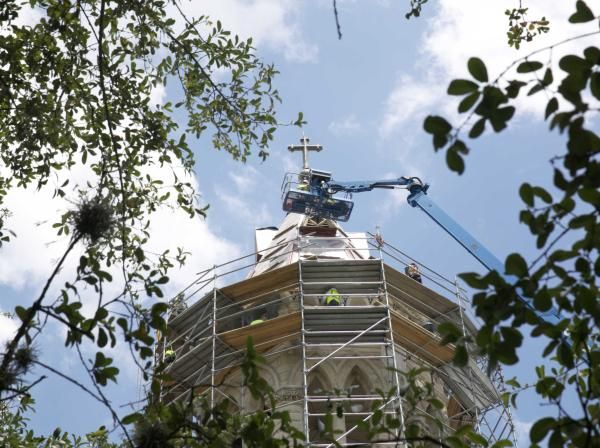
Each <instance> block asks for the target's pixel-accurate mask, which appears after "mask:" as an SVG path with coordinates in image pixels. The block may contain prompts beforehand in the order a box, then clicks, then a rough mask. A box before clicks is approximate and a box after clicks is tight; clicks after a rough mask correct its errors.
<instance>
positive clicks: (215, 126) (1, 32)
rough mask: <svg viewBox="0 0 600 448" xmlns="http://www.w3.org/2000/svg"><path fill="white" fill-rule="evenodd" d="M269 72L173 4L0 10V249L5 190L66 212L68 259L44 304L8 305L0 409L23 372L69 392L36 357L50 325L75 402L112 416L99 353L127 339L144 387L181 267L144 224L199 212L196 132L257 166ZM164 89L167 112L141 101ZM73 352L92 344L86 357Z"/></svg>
mask: <svg viewBox="0 0 600 448" xmlns="http://www.w3.org/2000/svg"><path fill="white" fill-rule="evenodd" d="M276 74H277V72H276V70H275V69H274V67H273V66H272V65H268V64H265V63H264V62H262V61H261V60H260V59H258V57H257V56H256V55H255V52H254V48H253V47H252V39H247V40H243V39H240V38H239V37H238V36H234V35H232V34H231V33H230V32H229V31H227V30H226V29H225V28H224V27H223V26H222V24H221V23H220V22H219V21H217V22H216V23H215V22H213V21H211V20H210V19H209V18H208V17H206V16H200V17H197V18H191V17H187V16H186V15H185V14H184V13H183V11H182V10H181V9H180V6H179V2H178V1H177V0H169V1H164V0H149V1H143V2H142V1H137V0H132V1H117V0H77V1H75V0H72V1H71V0H27V1H25V0H6V1H2V2H0V245H1V244H3V243H4V244H6V243H8V242H9V237H10V236H11V231H10V230H9V229H8V226H9V225H10V211H9V210H6V209H5V208H3V207H2V204H3V201H4V199H5V198H6V195H7V194H9V192H10V191H11V190H12V189H15V188H26V187H33V188H38V189H42V191H43V192H48V191H50V192H51V193H53V196H54V197H59V198H64V199H65V200H66V201H67V202H68V203H71V204H73V205H72V209H71V210H67V211H66V212H65V213H64V214H63V215H62V216H60V217H57V219H56V222H55V223H54V228H55V229H56V231H57V235H58V236H59V239H58V242H57V243H56V244H61V243H62V244H64V245H65V250H64V253H63V254H62V255H61V257H60V259H59V260H58V262H57V264H56V266H54V268H53V270H52V272H50V273H49V277H48V280H47V282H46V284H45V285H44V287H43V288H42V291H41V292H40V294H39V296H37V297H35V298H32V301H31V303H29V304H27V305H24V306H18V307H16V309H15V316H16V318H17V319H18V320H19V321H20V322H19V328H18V330H17V333H16V335H15V337H14V338H13V339H12V340H11V341H9V342H8V344H7V346H6V349H5V350H4V351H3V353H2V354H1V355H0V400H8V399H9V398H13V397H14V396H15V394H17V395H18V394H26V393H28V392H29V389H30V388H31V387H32V386H33V385H35V384H37V382H38V381H41V380H43V378H44V377H40V378H39V379H38V380H35V381H33V382H32V379H31V378H30V377H27V376H26V375H25V374H27V373H29V372H30V371H31V367H32V366H33V365H35V366H37V367H38V368H42V369H46V370H49V371H51V372H52V373H54V374H57V375H59V376H62V377H63V378H65V379H67V380H70V381H72V382H74V381H73V380H72V379H70V378H69V377H68V375H65V374H63V373H62V372H60V371H59V370H57V369H56V368H55V367H52V366H51V365H48V364H46V363H45V362H44V360H43V353H40V354H39V356H33V355H34V354H36V350H35V348H34V347H35V345H34V344H35V339H36V337H38V336H39V335H40V334H41V332H43V330H44V328H45V325H47V323H48V322H55V323H58V324H59V325H61V326H64V328H65V329H66V340H65V344H66V345H67V346H68V347H72V348H73V350H74V353H76V354H77V355H78V356H79V359H80V360H81V363H82V365H83V366H84V367H85V371H87V373H88V375H89V377H90V379H91V381H92V384H93V387H94V390H91V389H86V392H87V393H89V394H91V395H93V396H94V397H95V398H97V399H98V400H99V401H101V402H102V403H104V404H105V405H106V406H108V407H109V408H110V404H109V402H108V400H107V399H106V398H105V396H104V394H103V392H102V386H105V385H107V384H108V383H109V382H111V381H112V382H116V381H117V378H118V374H119V368H118V367H117V366H116V365H115V363H114V360H113V356H110V355H109V354H108V352H107V350H109V349H110V348H113V347H115V346H116V345H117V343H120V344H123V343H125V344H128V345H129V346H130V348H131V350H132V352H133V353H134V361H137V362H140V363H141V365H140V367H141V368H142V369H143V370H144V375H145V377H146V379H148V377H149V374H150V373H151V369H152V363H153V362H152V354H153V351H152V347H153V343H154V333H155V331H157V330H163V329H164V327H165V320H164V315H165V312H166V310H167V304H165V303H164V302H163V301H161V300H160V299H161V298H162V297H163V295H164V293H163V288H164V285H165V284H166V283H167V282H168V281H169V271H170V269H171V268H173V267H174V266H176V265H181V264H182V263H184V261H185V258H186V253H185V252H184V251H183V250H182V249H179V251H178V252H177V253H174V254H171V252H169V250H170V249H172V248H169V249H168V248H163V249H166V250H165V251H164V252H162V253H158V254H154V253H153V252H148V250H147V243H148V240H149V237H150V234H149V226H150V224H151V220H152V217H153V215H154V213H155V212H156V211H157V210H159V209H161V208H165V207H166V208H170V209H172V210H173V211H175V212H183V213H185V214H187V215H189V216H190V217H197V216H204V215H205V212H206V209H207V206H205V205H202V204H200V203H199V202H198V198H197V192H196V191H195V190H194V187H193V185H192V183H191V182H190V180H189V176H190V174H191V173H192V170H193V169H194V166H195V160H194V153H193V151H192V146H191V143H190V141H191V140H192V139H194V138H200V137H204V136H205V135H206V136H207V137H209V139H210V141H211V142H212V146H214V147H215V148H216V149H218V150H223V151H225V152H227V153H228V154H230V155H231V156H232V157H233V158H234V159H236V160H240V161H245V160H246V159H247V158H248V157H249V156H250V155H251V154H252V152H253V151H257V152H258V156H259V157H261V158H263V159H264V158H266V157H267V155H268V152H267V146H268V144H269V142H270V141H271V140H272V138H273V133H274V132H275V130H276V128H277V126H278V124H279V123H278V121H277V116H276V106H277V104H278V103H279V101H280V99H279V94H278V91H277V89H276V88H275V87H274V86H273V80H274V77H275V75H276ZM167 88H168V89H169V97H170V98H175V100H174V101H173V103H171V102H168V103H166V104H160V102H157V101H154V100H153V99H152V98H153V95H155V93H156V92H158V93H159V94H160V92H161V91H164V90H165V89H167ZM180 123H183V125H180ZM295 124H297V125H301V124H302V118H301V116H300V117H299V118H298V120H297V121H296V122H295ZM74 172H77V173H79V174H82V175H83V178H84V179H83V181H81V182H79V183H77V181H75V180H74V179H76V178H77V177H81V176H79V174H78V175H74V174H73V173H74ZM44 218H46V217H44ZM50 219H53V218H50ZM74 253H79V263H78V266H77V270H76V272H75V273H66V275H70V277H68V281H67V282H65V283H64V286H62V287H61V286H60V285H57V284H56V283H57V281H56V280H57V276H58V274H59V272H61V270H62V268H63V266H64V263H65V261H66V260H67V258H68V257H70V256H73V255H74ZM57 289H58V290H59V292H58V295H55V293H54V291H56V290H57ZM115 291H116V292H115ZM147 297H149V298H150V301H149V302H145V303H149V305H145V304H144V303H143V302H142V299H145V298H147ZM84 305H85V306H84ZM84 344H87V346H86V347H87V348H89V346H90V345H91V346H92V347H95V349H93V350H95V351H96V353H92V355H91V359H90V360H86V357H84V356H83V354H82V347H83V345H84ZM27 353H30V354H32V356H29V357H27V358H24V357H23V356H22V355H23V354H27ZM111 413H112V415H113V417H114V418H115V419H117V420H118V418H117V414H116V413H115V412H114V410H112V409H111Z"/></svg>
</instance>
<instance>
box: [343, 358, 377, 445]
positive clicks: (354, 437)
mask: <svg viewBox="0 0 600 448" xmlns="http://www.w3.org/2000/svg"><path fill="white" fill-rule="evenodd" d="M344 388H345V390H346V392H347V393H348V395H349V400H348V403H347V404H346V405H345V406H344V414H345V415H344V418H345V426H346V431H348V430H350V429H351V428H354V427H355V426H357V425H358V424H359V423H360V422H361V421H362V420H363V419H364V418H366V417H367V416H368V415H369V411H370V409H371V404H372V402H373V400H372V397H374V395H375V394H374V391H373V386H372V385H371V382H370V381H369V377H368V375H366V374H365V372H364V371H363V369H361V368H360V367H358V366H354V367H353V368H352V370H351V371H350V374H349V375H348V377H347V379H346V381H345V383H344ZM368 441H369V439H368V434H367V431H364V430H363V429H361V428H360V427H357V428H355V429H353V430H352V431H351V432H350V433H349V434H348V435H347V436H346V443H366V442H368Z"/></svg>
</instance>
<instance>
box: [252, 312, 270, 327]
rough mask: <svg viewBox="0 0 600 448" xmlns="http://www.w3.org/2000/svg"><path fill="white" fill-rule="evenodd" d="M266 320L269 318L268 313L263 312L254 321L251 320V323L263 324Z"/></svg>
mask: <svg viewBox="0 0 600 448" xmlns="http://www.w3.org/2000/svg"><path fill="white" fill-rule="evenodd" d="M265 320H267V313H262V314H261V315H260V317H259V318H258V319H254V320H253V321H252V322H250V325H251V326H252V325H258V324H262V323H263V322H264V321H265Z"/></svg>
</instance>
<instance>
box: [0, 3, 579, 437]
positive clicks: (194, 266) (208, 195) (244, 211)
mask: <svg viewBox="0 0 600 448" xmlns="http://www.w3.org/2000/svg"><path fill="white" fill-rule="evenodd" d="M404 3H406V4H404ZM484 3H485V4H484ZM508 3H511V2H506V1H500V0H495V1H489V2H480V1H475V0H465V1H463V2H455V1H452V0H440V1H439V2H435V3H432V4H426V5H425V8H424V13H423V16H422V17H421V18H419V19H416V20H415V19H412V20H410V21H407V20H405V19H404V13H405V12H406V9H407V8H408V2H392V1H385V0H380V1H372V2H371V1H369V2H367V1H359V0H355V1H350V0H346V1H342V0H338V8H339V13H340V14H339V17H340V21H341V26H342V33H343V39H342V40H341V41H340V40H338V39H337V36H336V30H335V23H334V19H333V12H332V8H331V2H330V1H325V0H313V1H304V2H299V1H294V0H282V1H269V0H247V1H244V0H227V1H219V2H201V1H197V2H194V3H193V4H190V5H188V6H187V8H188V11H189V12H190V13H192V14H201V13H207V14H209V15H211V16H212V17H215V18H220V19H221V21H222V22H223V25H224V26H225V27H229V28H230V29H231V30H232V31H234V32H238V33H240V34H241V35H242V36H250V35H252V36H254V43H255V45H256V47H257V51H258V53H259V55H260V56H261V57H263V58H264V59H265V60H266V61H271V62H273V63H275V65H276V67H277V68H278V70H279V71H280V72H281V73H280V75H279V76H278V77H277V79H276V85H277V87H278V88H279V90H280V93H281V96H282V98H283V104H282V105H281V107H280V108H279V114H280V119H281V121H284V122H285V121H291V120H293V119H295V116H296V115H297V112H299V111H302V112H303V113H304V117H305V119H306V120H307V121H308V124H307V125H306V126H305V127H304V129H303V130H299V129H298V128H295V127H291V126H287V127H282V128H281V129H280V130H279V131H278V133H277V134H276V138H275V141H274V142H273V144H272V145H271V148H270V152H271V156H270V157H269V158H268V160H267V161H266V162H264V163H263V162H261V161H260V160H259V159H258V157H253V158H250V159H249V160H248V162H247V163H246V164H241V163H239V162H234V161H232V160H230V158H229V157H228V155H227V154H224V153H219V152H216V151H214V150H213V149H212V148H211V147H210V144H209V142H208V140H206V141H205V140H201V141H199V142H197V143H195V144H194V145H193V147H194V151H195V154H196V157H197V166H196V177H195V180H197V182H198V186H199V190H200V191H201V193H202V199H203V201H205V202H206V203H209V204H210V210H209V216H208V219H207V220H206V221H205V222H200V221H186V220H185V218H183V217H175V216H171V215H170V214H169V213H163V214H162V215H159V216H158V217H157V219H156V221H155V228H154V230H155V232H156V235H155V241H156V243H157V244H159V245H167V246H171V247H173V246H176V245H184V246H185V247H186V248H188V249H189V250H191V251H192V252H193V256H192V257H191V259H190V263H189V265H188V267H187V268H186V269H185V270H183V271H182V272H180V273H178V274H177V275H175V276H174V279H173V280H174V283H173V286H172V288H173V290H176V289H177V288H178V287H180V286H181V285H183V284H185V283H186V282H188V281H190V280H191V275H192V273H193V272H197V271H199V270H201V269H202V268H203V267H205V266H210V265H212V264H214V263H219V262H223V261H226V260H227V259H230V258H232V257H235V256H237V255H239V254H245V253H248V252H251V251H252V250H253V247H254V238H253V229H254V228H255V227H261V226H270V225H278V224H279V222H280V221H281V220H282V219H283V217H284V214H283V212H282V211H281V206H280V191H279V187H280V184H281V179H282V177H283V175H284V173H285V172H286V171H289V170H290V169H293V168H298V167H300V157H299V155H298V154H295V155H291V154H289V153H288V152H287V151H286V147H287V145H289V144H295V143H297V142H298V140H299V138H300V137H301V136H302V132H304V133H305V134H306V136H308V137H310V138H311V141H312V142H313V143H318V144H322V145H323V146H324V148H325V150H324V151H323V152H321V153H319V154H316V155H315V154H311V165H312V166H313V167H314V168H320V169H325V170H329V171H332V172H333V174H334V177H335V178H336V179H338V180H355V179H379V178H389V177H399V176H403V175H406V176H413V175H416V176H419V177H421V178H422V179H423V180H424V181H426V182H428V183H430V184H431V189H430V192H429V194H430V196H431V197H432V198H433V199H434V200H435V201H436V202H437V203H438V205H440V206H441V207H442V208H444V209H445V210H446V211H447V212H448V213H449V214H450V215H452V216H453V217H454V218H455V219H456V220H457V221H459V222H460V223H461V224H462V225H464V227H465V228H467V229H468V230H469V231H471V232H472V233H473V234H474V235H475V236H476V237H478V238H479V239H480V241H482V242H483V243H484V244H485V245H487V247H488V248H489V249H490V250H491V251H492V252H494V253H496V254H497V255H498V256H499V257H500V258H503V257H505V256H506V255H507V254H509V253H511V252H513V251H520V252H522V253H524V254H525V255H526V256H527V258H529V259H530V260H532V259H533V258H534V257H535V251H534V246H533V242H532V240H531V239H530V238H529V237H528V232H527V229H526V228H525V227H524V226H521V225H519V223H518V211H519V210H520V205H521V204H520V200H519V198H518V193H517V192H518V187H519V185H520V184H521V182H523V181H524V180H527V181H529V182H532V183H539V184H541V185H549V184H550V183H551V177H550V175H551V170H550V169H549V168H550V166H549V164H548V162H547V160H548V159H549V158H550V157H551V156H552V155H554V154H556V153H559V152H560V151H561V150H562V146H563V140H564V139H563V138H562V137H561V136H558V135H556V134H549V133H548V131H547V126H546V124H545V123H544V122H543V121H542V116H543V107H544V101H543V98H539V99H538V98H534V99H533V101H531V102H529V103H527V104H523V105H522V106H523V107H522V110H523V111H522V112H521V113H520V114H518V115H517V117H516V119H515V120H513V123H511V125H510V128H509V129H508V130H507V131H506V132H504V133H503V134H501V135H486V136H484V137H482V138H480V139H478V140H477V141H476V142H474V143H473V144H472V154H471V155H470V156H469V157H468V159H467V169H466V173H465V174H464V175H462V176H457V175H456V174H453V173H450V172H449V170H448V169H447V168H446V164H445V160H444V157H443V155H442V154H434V152H433V150H432V146H431V142H430V139H429V137H428V135H426V134H425V133H424V131H423V130H422V122H423V119H424V117H425V116H426V115H427V114H430V113H434V114H437V113H440V114H442V115H446V116H450V117H454V116H455V115H454V110H455V107H456V104H457V102H456V101H455V98H448V97H447V96H446V95H445V94H444V92H445V88H446V86H447V84H448V82H449V80H450V79H452V78H453V77H461V76H466V73H467V72H466V60H467V59H468V57H469V56H479V57H482V58H483V59H484V60H485V61H486V62H487V63H488V70H489V72H490V76H492V77H493V76H494V75H495V74H497V73H498V72H499V71H500V70H502V69H503V68H504V67H505V66H506V65H507V64H508V63H510V62H511V61H512V60H513V59H515V58H517V57H519V56H522V55H524V54H525V52H528V51H530V50H533V49H535V48H537V47H539V46H542V45H544V44H548V43H549V42H554V41H558V40H561V39H562V38H564V37H567V36H570V35H573V34H576V33H577V32H579V31H580V30H581V28H578V29H575V28H573V27H570V26H565V25H564V23H565V22H566V21H565V17H566V16H567V14H568V13H569V12H570V9H571V6H570V5H569V3H570V2H560V3H565V4H566V5H562V4H561V5H549V4H547V3H548V2H544V1H543V0H534V1H530V2H528V6H529V7H530V10H531V14H532V16H535V15H546V16H547V17H548V18H549V19H550V21H551V24H552V25H551V26H552V31H551V33H550V34H549V35H548V36H544V38H543V39H538V41H536V42H534V43H533V44H531V45H525V47H524V48H523V49H522V50H521V51H520V52H517V51H515V50H514V49H510V48H508V46H507V44H506V38H505V33H506V28H507V23H506V21H505V16H504V10H505V9H506V8H507V7H513V6H516V5H508V6H507V4H508ZM556 3H559V2H556ZM571 48H572V47H571ZM558 51H560V50H558ZM554 57H555V61H557V60H558V58H557V56H556V53H555V56H554ZM171 94H172V92H171V90H170V88H167V89H166V90H165V91H162V92H157V94H156V98H157V99H158V100H162V101H167V100H169V98H170V95H171ZM43 194H44V192H43V191H42V192H33V191H18V192H14V193H12V194H11V195H10V196H9V199H8V201H9V205H10V206H11V207H12V208H13V211H14V212H15V215H14V216H13V218H12V221H11V227H12V228H13V229H15V230H16V231H17V233H18V234H19V236H18V238H17V239H16V240H15V242H14V243H11V245H10V246H7V247H6V248H3V249H2V251H0V297H2V301H1V302H0V310H2V311H6V310H11V309H12V308H13V307H14V306H15V304H18V303H23V302H24V303H28V302H30V301H31V297H32V296H34V295H35V294H36V293H37V292H38V291H39V290H40V288H41V284H42V282H43V281H44V279H45V278H46V276H47V275H48V273H49V271H50V268H49V266H50V263H51V262H52V260H53V259H55V257H56V256H57V253H59V252H60V250H61V247H64V241H62V240H57V238H56V237H55V236H54V234H53V231H52V229H51V228H50V226H51V223H52V222H54V221H53V219H55V216H57V215H58V213H60V211H61V209H63V208H64V207H65V204H64V203H56V202H52V201H49V200H48V199H47V198H46V197H44V196H43ZM354 199H355V208H354V213H353V216H352V218H351V220H350V221H349V222H348V223H346V225H345V228H346V229H347V230H350V231H367V230H368V231H374V230H375V227H376V226H377V225H379V226H380V227H381V232H382V234H383V236H384V238H385V239H386V240H388V241H390V242H391V243H392V244H394V245H395V246H396V247H399V248H401V249H402V250H403V251H405V252H407V253H409V254H411V255H412V256H414V257H415V258H417V259H419V260H422V261H423V262H425V263H426V264H427V265H429V266H431V267H432V268H434V269H436V270H437V271H439V272H441V273H444V274H445V275H447V276H449V277H451V278H453V277H454V275H455V274H457V273H460V272H464V271H472V270H479V271H480V270H481V268H480V266H479V265H478V264H477V262H476V261H475V260H474V259H472V258H471V257H470V256H469V255H468V254H467V253H466V252H464V250H463V249H462V248H461V247H460V246H458V244H456V243H455V242H454V241H453V240H452V239H451V238H450V237H449V236H447V235H446V234H445V233H444V232H443V231H442V230H441V229H440V228H439V227H437V226H436V225H435V224H434V223H433V222H432V221H430V220H429V218H427V217H426V216H425V215H424V214H423V213H421V212H419V211H418V210H416V209H412V208H411V207H410V206H408V205H407V204H406V200H405V199H406V198H405V194H404V193H403V192H399V193H398V192H394V193H392V192H387V191H378V192H371V193H363V194H361V195H355V196H354ZM31 223H37V225H35V226H34V225H32V224H31ZM173 229H176V231H173ZM71 266H72V264H71ZM67 269H68V268H67ZM0 328H1V329H2V331H1V332H0V336H3V337H6V335H7V334H8V333H9V332H10V329H11V326H10V323H9V322H7V321H6V320H1V321H0ZM62 340H63V337H62V334H61V333H60V332H56V334H47V335H46V336H44V338H43V341H42V342H41V344H42V346H41V347H42V349H41V350H42V352H43V356H44V358H45V359H46V360H48V363H50V364H52V365H54V366H60V367H61V368H63V369H64V370H65V371H68V372H70V373H73V374H75V375H77V376H79V377H81V378H83V377H82V376H81V372H78V370H77V362H78V361H77V362H76V361H75V360H74V359H75V358H74V356H76V355H75V354H74V353H72V352H70V351H67V350H65V349H64V348H63V347H62ZM523 355H524V357H525V358H527V359H534V358H537V357H539V346H538V345H537V344H531V343H527V346H526V347H525V348H524V350H523ZM117 356H122V355H117ZM123 359H126V358H123ZM527 364H528V365H527V366H526V367H518V368H512V369H507V370H508V372H507V376H509V377H510V376H513V375H519V376H520V377H523V378H525V380H524V382H527V381H528V380H527V378H529V379H531V374H532V373H531V372H529V370H526V368H529V367H531V363H527ZM138 381H139V379H138V378H137V377H136V373H135V371H134V369H125V372H124V374H123V375H122V376H121V379H120V382H119V385H118V386H116V387H111V388H110V396H111V398H112V400H113V402H114V404H115V405H116V406H119V405H121V404H124V403H126V402H127V401H129V400H132V399H135V398H136V397H137V394H138V387H139V383H138ZM531 397H533V396H531ZM531 397H530V398H531ZM36 398H37V401H38V410H37V413H36V414H35V415H33V416H32V417H31V418H32V422H33V425H34V427H35V428H36V429H38V430H40V431H45V432H48V431H51V430H53V429H54V428H55V427H56V426H60V427H62V428H63V429H68V430H72V431H76V432H84V431H90V430H93V429H95V428H96V427H97V426H98V425H99V424H102V423H105V424H110V418H109V416H108V414H107V413H106V411H105V410H104V409H102V408H100V407H98V406H97V405H96V404H95V403H94V402H93V401H92V400H88V399H87V398H86V397H84V396H82V394H81V392H80V391H79V390H76V389H75V388H73V387H72V386H71V385H68V384H66V383H64V381H62V380H60V379H56V378H51V379H48V380H46V381H45V382H43V383H42V384H41V385H40V386H38V387H37V393H36ZM75 400H76V402H77V403H78V404H77V406H74V405H72V403H73V402H74V401H75ZM82 409H85V411H82ZM545 412H548V408H545V407H542V406H541V405H540V403H538V402H537V401H535V400H534V399H524V400H521V401H520V402H519V409H518V410H517V415H518V420H519V428H521V429H526V428H527V426H528V422H531V421H532V420H534V419H536V418H537V417H538V416H539V415H540V414H541V413H545Z"/></svg>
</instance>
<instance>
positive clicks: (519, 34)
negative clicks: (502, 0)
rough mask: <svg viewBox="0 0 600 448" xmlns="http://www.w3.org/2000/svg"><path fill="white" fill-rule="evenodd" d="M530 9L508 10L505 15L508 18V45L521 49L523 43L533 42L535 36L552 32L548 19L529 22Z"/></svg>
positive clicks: (543, 18)
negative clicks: (528, 13)
mask: <svg viewBox="0 0 600 448" xmlns="http://www.w3.org/2000/svg"><path fill="white" fill-rule="evenodd" d="M528 10H529V8H513V9H507V10H506V12H505V14H506V15H507V16H508V32H507V33H506V35H507V36H508V45H509V46H510V47H513V46H514V47H515V49H516V50H518V49H519V48H521V42H531V41H532V40H533V38H534V37H535V36H539V35H540V34H544V33H547V32H548V31H550V26H549V25H550V22H549V21H548V20H546V17H542V18H541V19H538V20H527V19H526V16H527V11H528Z"/></svg>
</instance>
